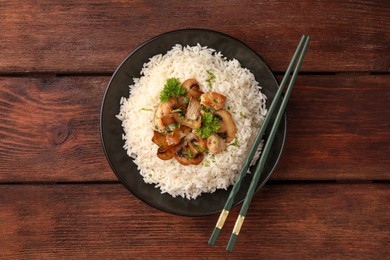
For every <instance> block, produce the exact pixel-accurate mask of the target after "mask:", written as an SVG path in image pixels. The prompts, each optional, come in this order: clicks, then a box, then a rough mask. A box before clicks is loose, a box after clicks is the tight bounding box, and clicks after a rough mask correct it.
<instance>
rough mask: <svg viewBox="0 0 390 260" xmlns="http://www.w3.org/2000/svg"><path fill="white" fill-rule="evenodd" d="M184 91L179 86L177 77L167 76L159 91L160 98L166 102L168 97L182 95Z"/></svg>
mask: <svg viewBox="0 0 390 260" xmlns="http://www.w3.org/2000/svg"><path fill="white" fill-rule="evenodd" d="M186 93H187V91H186V89H185V88H183V87H182V86H181V84H180V81H179V79H178V78H169V79H167V82H166V83H165V85H164V89H163V91H161V93H160V100H161V102H167V101H168V99H169V98H170V97H179V96H184V95H185V94H186Z"/></svg>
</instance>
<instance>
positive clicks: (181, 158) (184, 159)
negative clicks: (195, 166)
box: [175, 145, 192, 165]
mask: <svg viewBox="0 0 390 260" xmlns="http://www.w3.org/2000/svg"><path fill="white" fill-rule="evenodd" d="M188 151H189V150H188V148H187V147H186V146H184V145H181V146H180V147H179V148H178V149H177V152H176V153H175V159H176V161H178V162H179V163H180V164H182V165H190V164H191V159H192V158H190V156H189V155H188Z"/></svg>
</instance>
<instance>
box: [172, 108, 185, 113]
mask: <svg viewBox="0 0 390 260" xmlns="http://www.w3.org/2000/svg"><path fill="white" fill-rule="evenodd" d="M181 112H183V110H181V108H177V109H174V110H172V113H181Z"/></svg>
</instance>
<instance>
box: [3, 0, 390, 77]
mask: <svg viewBox="0 0 390 260" xmlns="http://www.w3.org/2000/svg"><path fill="white" fill-rule="evenodd" d="M389 12H390V4H389V2H388V1H386V0H382V1H375V0H367V1H344V2H342V3H340V2H338V1H314V0H308V1H300V2H299V3H297V2H289V1H287V2H286V1H272V0H271V1H267V2H258V1H250V0H245V1H232V0H230V1H229V0H228V1H227V0H212V1H201V2H199V1H192V2H187V3H185V4H183V3H182V1H179V0H168V1H139V0H137V1H102V0H100V1H94V2H93V3H92V2H88V1H87V2H83V3H80V1H75V0H71V1H38V2H37V1H31V0H30V1H25V0H15V1H5V2H3V3H1V4H0V13H1V14H2V19H0V28H1V41H0V49H1V50H2V57H1V61H0V73H17V72H20V73H23V72H112V71H113V70H114V69H115V68H116V66H117V65H118V64H119V63H120V62H121V60H122V59H123V58H124V57H125V56H126V55H127V54H128V53H130V52H131V51H132V50H134V49H135V48H136V46H138V45H139V44H141V43H143V42H145V41H146V40H148V39H150V38H151V37H154V36H156V35H158V34H161V33H164V32H167V31H171V30H176V29H182V28H193V27H196V28H209V29H213V30H218V31H221V32H224V33H227V34H230V35H232V36H234V37H237V38H239V39H240V40H242V41H244V42H246V43H247V44H248V45H249V46H251V47H252V48H253V49H255V50H256V51H257V52H258V53H260V54H261V55H262V56H263V57H264V58H265V59H266V61H267V62H268V63H269V64H270V66H271V67H272V68H273V69H274V70H277V71H283V70H285V69H286V67H287V64H288V63H289V60H290V58H291V56H292V53H293V51H294V49H295V47H296V45H297V43H298V41H299V38H300V37H301V35H302V34H308V35H311V36H312V42H311V46H310V50H309V52H308V55H307V57H306V59H305V62H304V64H303V67H302V70H307V71H386V72H387V71H389V69H390V55H389V53H390V16H389Z"/></svg>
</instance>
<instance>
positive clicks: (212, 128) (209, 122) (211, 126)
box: [196, 112, 221, 138]
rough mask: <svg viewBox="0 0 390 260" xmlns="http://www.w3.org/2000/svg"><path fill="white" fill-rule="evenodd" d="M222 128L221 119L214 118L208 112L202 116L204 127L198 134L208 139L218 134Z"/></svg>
mask: <svg viewBox="0 0 390 260" xmlns="http://www.w3.org/2000/svg"><path fill="white" fill-rule="evenodd" d="M220 127H221V122H220V121H219V119H218V118H216V117H214V116H213V114H211V113H210V112H206V113H204V114H203V116H202V126H201V128H199V129H198V130H196V133H197V134H198V135H199V136H200V137H202V138H207V137H209V136H210V135H212V134H213V133H215V132H217V131H218V129H219V128H220Z"/></svg>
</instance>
